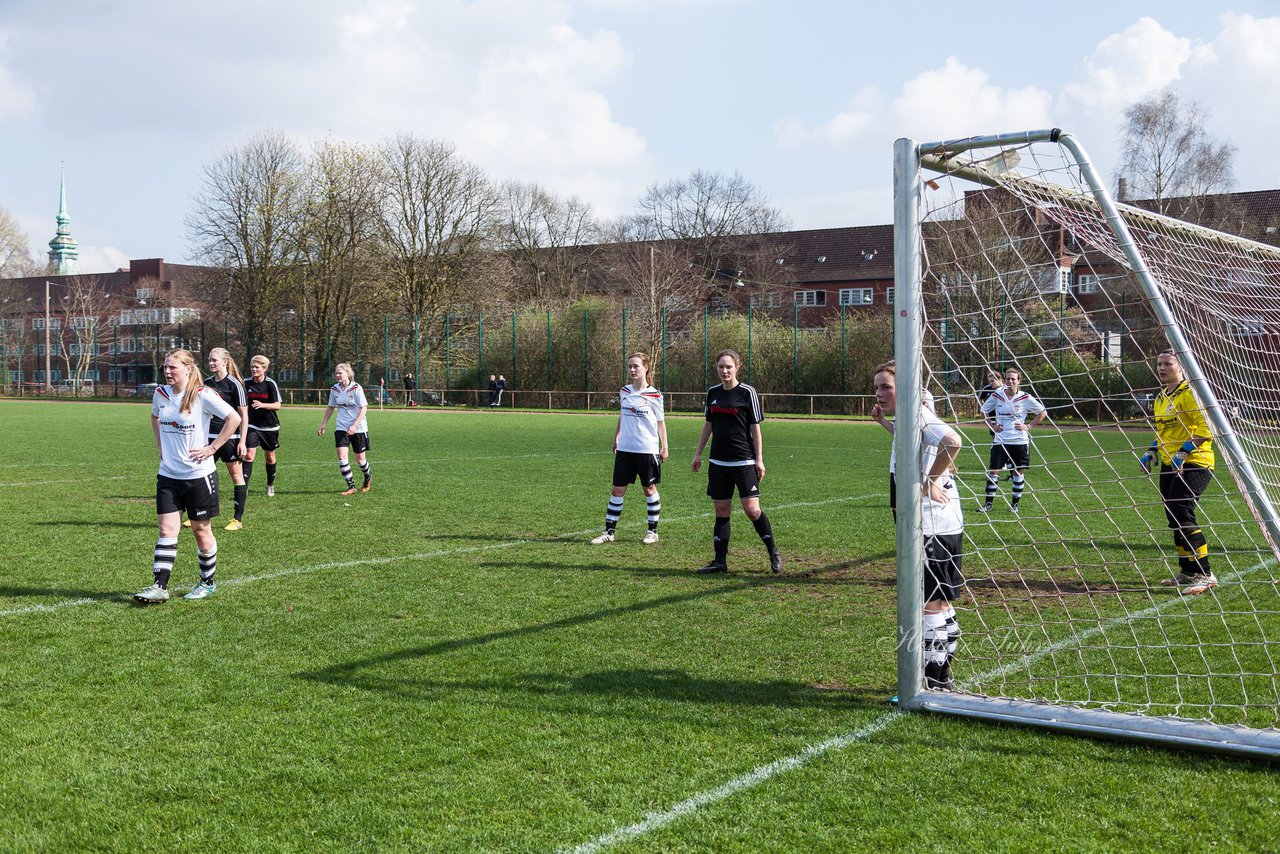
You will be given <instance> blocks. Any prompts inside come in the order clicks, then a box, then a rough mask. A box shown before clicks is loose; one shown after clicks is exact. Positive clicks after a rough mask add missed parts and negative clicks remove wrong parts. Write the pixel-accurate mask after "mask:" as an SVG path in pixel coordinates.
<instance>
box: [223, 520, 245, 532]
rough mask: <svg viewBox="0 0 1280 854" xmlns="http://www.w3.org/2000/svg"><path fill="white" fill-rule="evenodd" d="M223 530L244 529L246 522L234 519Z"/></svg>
mask: <svg viewBox="0 0 1280 854" xmlns="http://www.w3.org/2000/svg"><path fill="white" fill-rule="evenodd" d="M223 530H224V531H242V530H244V522H241V521H240V520H239V519H232V520H231V521H230V522H228V523H227V527H226V528H224V529H223Z"/></svg>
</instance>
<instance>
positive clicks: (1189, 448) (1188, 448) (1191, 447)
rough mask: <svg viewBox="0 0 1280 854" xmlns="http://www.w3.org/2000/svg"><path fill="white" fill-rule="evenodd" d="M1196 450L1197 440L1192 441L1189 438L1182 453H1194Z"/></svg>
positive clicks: (1183, 446)
mask: <svg viewBox="0 0 1280 854" xmlns="http://www.w3.org/2000/svg"><path fill="white" fill-rule="evenodd" d="M1195 451H1196V443H1195V442H1193V441H1191V440H1190V439H1188V440H1187V441H1186V442H1185V443H1184V444H1183V445H1182V453H1184V454H1194V453H1195Z"/></svg>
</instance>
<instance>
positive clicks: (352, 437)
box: [333, 430, 369, 454]
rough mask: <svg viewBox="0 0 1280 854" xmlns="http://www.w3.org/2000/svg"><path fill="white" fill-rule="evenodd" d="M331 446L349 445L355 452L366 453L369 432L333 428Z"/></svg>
mask: <svg viewBox="0 0 1280 854" xmlns="http://www.w3.org/2000/svg"><path fill="white" fill-rule="evenodd" d="M333 446H334V447H335V448H346V447H350V448H351V450H352V451H353V452H355V453H357V454H363V453H367V452H368V450H369V434H368V433H348V432H347V431H346V430H335V431H334V432H333Z"/></svg>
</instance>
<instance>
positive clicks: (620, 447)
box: [591, 353, 667, 546]
mask: <svg viewBox="0 0 1280 854" xmlns="http://www.w3.org/2000/svg"><path fill="white" fill-rule="evenodd" d="M627 376H628V377H630V378H631V382H630V383H629V384H627V385H624V386H623V387H622V388H621V389H620V390H619V391H618V404H619V406H621V408H622V412H621V413H620V414H619V415H618V429H616V430H615V431H614V433H613V491H612V492H611V493H610V494H609V506H608V507H607V508H606V509H605V512H604V533H603V534H601V535H600V536H598V537H596V538H595V539H594V540H592V541H591V544H592V545H593V546H598V545H601V544H603V543H611V542H613V538H614V532H615V530H616V528H617V526H618V517H619V516H621V515H622V500H623V497H624V496H625V495H626V494H627V487H628V486H630V485H631V484H633V483H635V482H636V480H637V479H639V481H640V486H641V487H642V488H643V489H644V500H645V504H646V505H647V510H648V521H649V530H648V532H647V533H646V534H645V535H644V540H643V541H642V542H643V543H644V544H645V545H650V544H652V543H656V542H657V541H658V515H659V513H660V511H661V510H662V499H661V498H660V497H659V495H658V484H659V483H660V482H661V481H662V463H663V462H664V461H665V460H666V459H667V422H666V421H665V420H664V406H663V400H662V392H660V391H658V390H657V389H656V388H654V387H653V386H651V385H649V356H648V355H647V354H645V353H632V354H631V355H630V356H628V357H627Z"/></svg>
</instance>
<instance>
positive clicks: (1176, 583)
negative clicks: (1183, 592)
mask: <svg viewBox="0 0 1280 854" xmlns="http://www.w3.org/2000/svg"><path fill="white" fill-rule="evenodd" d="M1197 578H1198V576H1195V575H1192V574H1191V573H1189V572H1180V573H1178V575H1177V576H1176V577H1174V578H1162V579H1160V586H1161V587H1187V586H1188V585H1191V584H1195V583H1196V579H1197Z"/></svg>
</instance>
